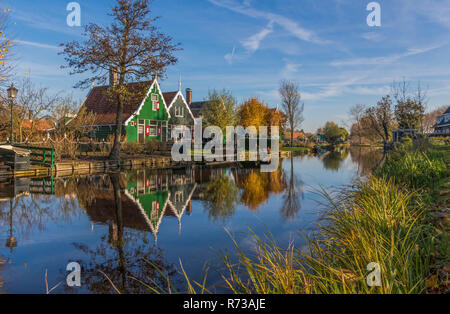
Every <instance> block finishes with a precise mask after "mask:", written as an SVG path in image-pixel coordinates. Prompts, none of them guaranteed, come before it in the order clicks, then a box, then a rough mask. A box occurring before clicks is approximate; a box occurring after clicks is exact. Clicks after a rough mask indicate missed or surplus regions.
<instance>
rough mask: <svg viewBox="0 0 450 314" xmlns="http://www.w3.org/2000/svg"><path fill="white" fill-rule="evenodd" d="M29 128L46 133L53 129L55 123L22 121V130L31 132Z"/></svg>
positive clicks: (49, 121)
mask: <svg viewBox="0 0 450 314" xmlns="http://www.w3.org/2000/svg"><path fill="white" fill-rule="evenodd" d="M31 126H33V129H34V130H36V131H41V132H42V131H48V130H51V129H54V128H55V122H53V121H51V120H24V121H23V122H22V128H23V129H25V130H31Z"/></svg>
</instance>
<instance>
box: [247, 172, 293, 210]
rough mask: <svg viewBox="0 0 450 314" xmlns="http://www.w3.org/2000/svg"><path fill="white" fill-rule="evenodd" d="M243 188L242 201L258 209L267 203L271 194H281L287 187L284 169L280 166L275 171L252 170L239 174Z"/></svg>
mask: <svg viewBox="0 0 450 314" xmlns="http://www.w3.org/2000/svg"><path fill="white" fill-rule="evenodd" d="M239 177H242V179H241V180H240V187H241V188H242V195H241V203H242V204H244V205H245V206H247V207H249V208H250V209H252V210H258V209H259V207H260V206H262V205H263V204H265V203H266V202H267V200H268V199H269V197H270V194H280V193H282V192H283V191H284V190H285V189H286V186H287V184H286V178H285V175H284V171H283V169H282V168H281V166H280V168H278V169H277V170H276V171H274V172H260V171H259V170H251V171H250V172H249V173H246V174H244V175H242V174H241V175H239Z"/></svg>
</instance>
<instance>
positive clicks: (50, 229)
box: [0, 156, 356, 293]
mask: <svg viewBox="0 0 450 314" xmlns="http://www.w3.org/2000/svg"><path fill="white" fill-rule="evenodd" d="M283 169H284V171H285V174H286V180H287V182H288V184H289V179H290V161H289V160H285V161H284V164H283ZM354 169H356V167H355V165H354V164H353V163H352V162H351V160H350V156H348V157H347V159H346V160H345V161H343V162H342V164H341V168H340V169H339V170H338V171H332V170H327V169H325V168H324V166H323V162H322V161H321V160H319V159H317V158H314V157H296V158H295V160H294V175H295V177H296V178H295V179H296V182H303V184H304V185H303V186H297V187H296V190H297V191H298V192H301V191H303V193H304V194H303V197H304V198H302V197H301V196H300V201H301V208H300V210H299V212H298V215H297V216H296V217H295V218H294V219H293V220H290V221H286V220H285V219H283V217H282V215H281V204H282V202H283V199H282V198H283V194H279V195H275V194H271V195H270V197H269V199H268V200H267V202H266V203H264V204H262V205H261V206H260V207H259V210H258V211H252V210H249V209H248V208H246V207H245V206H242V205H239V206H238V207H237V208H236V211H235V214H234V216H232V217H230V218H228V219H227V220H225V221H224V222H213V221H211V220H210V219H209V217H208V213H207V212H206V210H205V208H204V203H203V202H202V201H193V206H192V207H193V212H192V214H191V215H190V216H187V215H185V216H184V217H183V218H182V229H181V234H179V232H178V219H176V218H173V217H164V219H163V222H162V224H161V226H160V228H159V234H158V247H159V248H161V249H162V250H163V251H164V252H165V253H166V254H167V263H175V264H177V266H179V259H181V260H182V262H183V266H184V268H185V270H186V271H187V273H188V274H189V275H190V276H191V277H192V278H193V279H195V280H201V279H202V278H203V277H202V271H203V266H204V264H205V262H209V264H210V265H212V268H213V269H214V268H215V267H218V266H221V265H220V263H219V262H218V260H217V254H216V253H217V251H218V250H224V249H227V250H229V251H231V252H232V250H233V243H232V241H231V240H230V239H229V236H228V235H227V233H226V232H225V230H224V228H227V229H228V230H229V231H230V232H231V234H232V235H233V236H234V237H236V239H237V240H238V243H239V244H240V245H242V248H243V249H246V250H248V249H251V248H252V247H253V245H254V243H253V240H252V238H251V237H250V236H249V232H248V227H250V228H251V229H252V230H253V231H254V232H255V233H256V234H257V235H260V236H261V235H263V234H264V233H266V232H267V231H268V230H270V232H271V233H272V234H273V235H274V237H275V238H276V240H277V242H278V243H279V244H280V245H281V246H285V245H286V244H287V243H288V241H289V240H290V239H295V241H296V246H297V247H300V246H301V245H302V241H301V239H300V238H299V237H298V232H302V231H308V230H309V229H310V228H311V227H312V226H313V224H314V222H315V221H316V220H317V217H318V214H319V212H320V209H319V206H318V204H317V200H319V198H320V196H318V195H317V194H316V193H315V190H316V189H318V188H319V186H323V187H325V188H328V187H338V186H341V185H345V184H348V183H350V182H351V180H352V178H353V177H354V175H355V170H354ZM300 195H301V194H300ZM37 202H38V203H39V204H41V203H42V201H40V200H38V201H37ZM45 203H46V204H50V205H47V206H49V208H48V217H50V216H51V217H54V218H53V219H49V218H44V220H43V224H44V227H45V228H44V229H43V230H38V228H36V227H34V226H33V227H31V228H30V229H28V230H26V231H27V232H26V233H22V232H19V230H18V229H16V228H15V231H17V232H16V234H15V236H16V237H17V240H18V246H17V247H16V248H15V250H14V253H13V254H11V253H10V252H9V249H7V248H5V247H4V243H6V237H7V235H8V232H9V229H8V224H6V223H3V224H2V225H1V228H0V245H1V248H0V255H2V254H3V255H4V256H5V257H7V258H9V259H10V261H11V264H10V265H8V266H7V269H6V270H5V271H4V272H3V274H0V276H3V277H4V278H5V279H6V290H7V292H10V293H12V292H35V293H41V292H44V274H45V270H46V269H48V278H49V279H48V281H49V285H50V286H52V285H54V284H56V283H57V282H59V281H61V280H62V278H63V277H62V276H63V274H65V267H66V265H67V263H68V262H71V261H78V260H84V261H86V262H88V261H89V259H88V256H86V255H85V254H84V253H82V252H81V251H80V250H78V249H76V248H75V246H74V245H73V244H74V243H81V244H84V245H87V246H89V247H90V248H96V247H98V246H99V245H100V243H101V242H102V237H106V238H107V237H108V226H106V225H102V224H95V225H92V224H91V222H90V220H89V218H88V216H87V215H85V214H84V213H83V212H82V210H81V209H77V212H76V214H75V215H73V216H72V218H71V220H70V221H67V220H65V221H63V220H62V219H61V217H62V215H58V211H60V210H59V200H58V199H55V198H50V201H49V202H45ZM31 208H32V207H31ZM32 210H33V209H32ZM1 211H2V215H3V217H7V214H8V213H9V206H3V207H2V209H1ZM5 211H6V212H5ZM5 215H6V216H5ZM4 222H5V221H4ZM126 233H127V234H131V235H136V237H137V236H139V235H142V234H140V232H139V231H135V230H131V229H126ZM137 238H142V237H137ZM147 238H148V239H149V244H148V245H149V246H151V245H153V236H152V235H150V234H149V235H148V237H147ZM138 244H142V243H138V242H135V243H133V242H132V243H130V244H129V246H130V247H129V248H131V247H133V246H134V245H138ZM208 278H209V280H210V283H211V282H214V281H216V280H218V279H219V278H218V277H217V275H216V273H215V272H214V271H210V272H209V277H208ZM56 291H60V292H61V291H62V290H60V289H59V290H56ZM81 291H83V290H80V292H81Z"/></svg>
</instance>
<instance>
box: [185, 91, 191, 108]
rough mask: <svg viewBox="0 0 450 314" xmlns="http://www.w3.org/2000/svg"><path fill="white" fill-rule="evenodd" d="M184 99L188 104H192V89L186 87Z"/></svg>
mask: <svg viewBox="0 0 450 314" xmlns="http://www.w3.org/2000/svg"><path fill="white" fill-rule="evenodd" d="M186 101H187V103H188V105H190V104H192V89H190V88H186Z"/></svg>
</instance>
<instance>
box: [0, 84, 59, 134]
mask: <svg viewBox="0 0 450 314" xmlns="http://www.w3.org/2000/svg"><path fill="white" fill-rule="evenodd" d="M18 90H19V93H18V95H17V98H16V99H15V100H14V107H13V111H14V130H15V133H16V139H17V140H18V141H19V142H21V141H23V140H25V139H27V138H28V139H30V140H31V139H33V137H35V135H36V134H37V133H38V132H39V131H42V130H39V129H38V125H39V121H40V120H41V119H43V118H44V116H46V115H51V113H52V110H53V109H54V107H55V105H56V104H57V103H58V101H59V99H60V97H59V94H58V93H55V94H52V93H50V91H49V89H48V88H47V87H42V86H36V85H35V84H34V83H33V82H32V81H31V79H30V78H29V77H26V78H24V79H23V80H22V81H21V82H20V83H19V87H18ZM0 103H2V106H1V107H3V109H4V110H3V111H2V114H1V115H0V121H1V122H0V124H4V125H7V127H8V128H9V127H10V123H11V122H10V121H11V120H10V114H11V111H10V108H9V99H8V97H7V95H0ZM26 120H29V123H27V127H26V128H25V127H24V123H25V121H26Z"/></svg>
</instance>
